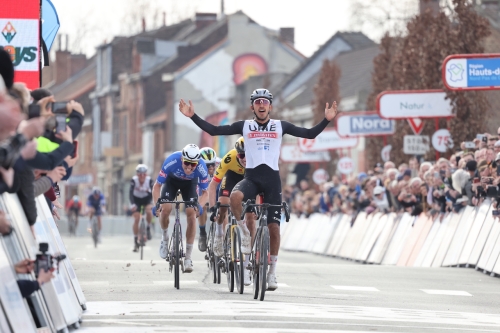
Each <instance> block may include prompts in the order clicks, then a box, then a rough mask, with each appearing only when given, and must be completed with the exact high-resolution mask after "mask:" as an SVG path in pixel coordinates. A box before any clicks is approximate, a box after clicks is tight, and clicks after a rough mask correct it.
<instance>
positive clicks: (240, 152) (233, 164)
mask: <svg viewBox="0 0 500 333" xmlns="http://www.w3.org/2000/svg"><path fill="white" fill-rule="evenodd" d="M245 166H246V156H245V141H244V139H243V137H240V138H239V139H238V140H237V141H236V143H235V145H234V149H231V150H230V151H229V152H228V153H227V154H226V155H224V157H223V158H222V160H221V162H220V164H219V166H218V167H217V169H216V170H215V174H214V176H213V178H212V181H211V182H210V185H209V186H208V197H209V204H210V207H214V206H215V201H216V198H217V195H216V193H217V187H218V186H219V184H220V189H219V196H218V197H219V198H218V201H219V202H220V203H221V204H223V205H229V203H230V200H229V196H230V195H231V191H232V190H233V187H234V186H235V185H236V184H238V183H239V182H240V181H242V180H243V176H244V174H245ZM212 210H213V209H212ZM226 215H227V208H226V207H220V208H219V216H218V217H217V225H216V229H215V239H214V254H215V255H216V256H219V257H220V256H222V255H223V254H224V249H223V243H224V239H223V238H224V229H225V227H226V223H225V222H226ZM246 220H247V225H248V229H249V230H250V235H251V237H252V240H253V237H254V236H255V222H254V218H253V214H247V217H246ZM212 222H215V221H212ZM249 257H250V256H248V255H247V256H245V263H244V264H245V265H246V266H248V264H249ZM244 272H245V277H244V280H245V285H247V286H248V285H250V284H251V281H250V271H249V270H248V269H245V270H244Z"/></svg>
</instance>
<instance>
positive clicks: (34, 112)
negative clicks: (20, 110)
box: [28, 104, 40, 119]
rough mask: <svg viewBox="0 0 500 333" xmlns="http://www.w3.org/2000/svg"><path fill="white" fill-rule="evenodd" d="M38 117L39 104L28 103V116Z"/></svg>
mask: <svg viewBox="0 0 500 333" xmlns="http://www.w3.org/2000/svg"><path fill="white" fill-rule="evenodd" d="M38 117H40V105H38V104H30V105H29V107H28V118H29V119H31V118H38Z"/></svg>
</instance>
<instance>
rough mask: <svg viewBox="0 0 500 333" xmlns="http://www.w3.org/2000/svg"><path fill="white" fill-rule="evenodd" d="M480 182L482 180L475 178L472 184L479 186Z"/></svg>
mask: <svg viewBox="0 0 500 333" xmlns="http://www.w3.org/2000/svg"><path fill="white" fill-rule="evenodd" d="M479 182H480V180H479V178H478V177H475V178H474V179H473V180H472V183H473V184H477V183H479Z"/></svg>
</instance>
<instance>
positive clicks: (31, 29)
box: [0, 0, 41, 89]
mask: <svg viewBox="0 0 500 333" xmlns="http://www.w3.org/2000/svg"><path fill="white" fill-rule="evenodd" d="M40 6H41V4H40V0H23V1H22V5H21V4H20V2H19V0H2V5H1V6H0V46H1V47H3V48H4V49H5V50H6V51H7V52H8V53H9V54H10V56H11V59H12V63H13V64H14V69H15V78H14V79H15V81H16V82H24V83H26V85H27V86H28V88H29V89H36V88H39V87H40V8H41V7H40Z"/></svg>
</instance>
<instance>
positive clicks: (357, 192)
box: [283, 128, 500, 216]
mask: <svg viewBox="0 0 500 333" xmlns="http://www.w3.org/2000/svg"><path fill="white" fill-rule="evenodd" d="M499 137H500V128H499V129H498V133H497V134H496V135H494V134H489V133H485V134H481V135H478V136H477V138H476V139H474V141H470V142H464V143H462V144H461V145H460V150H457V151H456V152H455V153H454V154H453V155H452V156H451V157H450V158H449V159H447V158H439V159H438V160H437V161H433V162H430V161H419V160H418V159H417V158H416V157H411V158H409V160H408V163H402V164H400V165H396V164H395V163H393V162H391V161H388V162H385V163H384V164H382V163H377V164H376V165H375V166H374V167H373V168H372V169H370V170H369V171H368V172H361V173H359V174H357V175H354V176H351V177H346V178H342V177H339V176H337V175H334V176H332V177H331V179H330V181H328V182H325V183H323V184H321V185H317V186H316V189H312V188H311V187H310V183H309V182H308V181H307V180H302V181H300V183H299V184H298V186H295V187H291V186H287V187H286V188H285V189H284V192H283V193H284V199H285V200H286V201H288V202H289V204H290V206H291V207H292V211H293V212H294V213H295V214H297V215H305V216H309V215H311V214H312V213H330V214H337V213H343V214H350V215H352V216H355V215H357V213H359V212H362V211H363V212H366V213H368V214H371V213H374V212H383V213H388V212H395V213H400V212H408V213H410V214H411V215H414V216H416V215H420V214H421V213H425V214H428V215H431V216H435V215H437V214H443V215H444V214H445V213H447V212H452V211H454V212H459V211H460V210H461V209H462V208H464V207H465V206H467V205H470V206H478V205H480V204H481V203H482V202H483V201H484V200H486V199H490V200H493V201H494V202H495V201H496V200H497V197H498V196H499V193H500V188H499V184H500V140H499Z"/></svg>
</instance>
